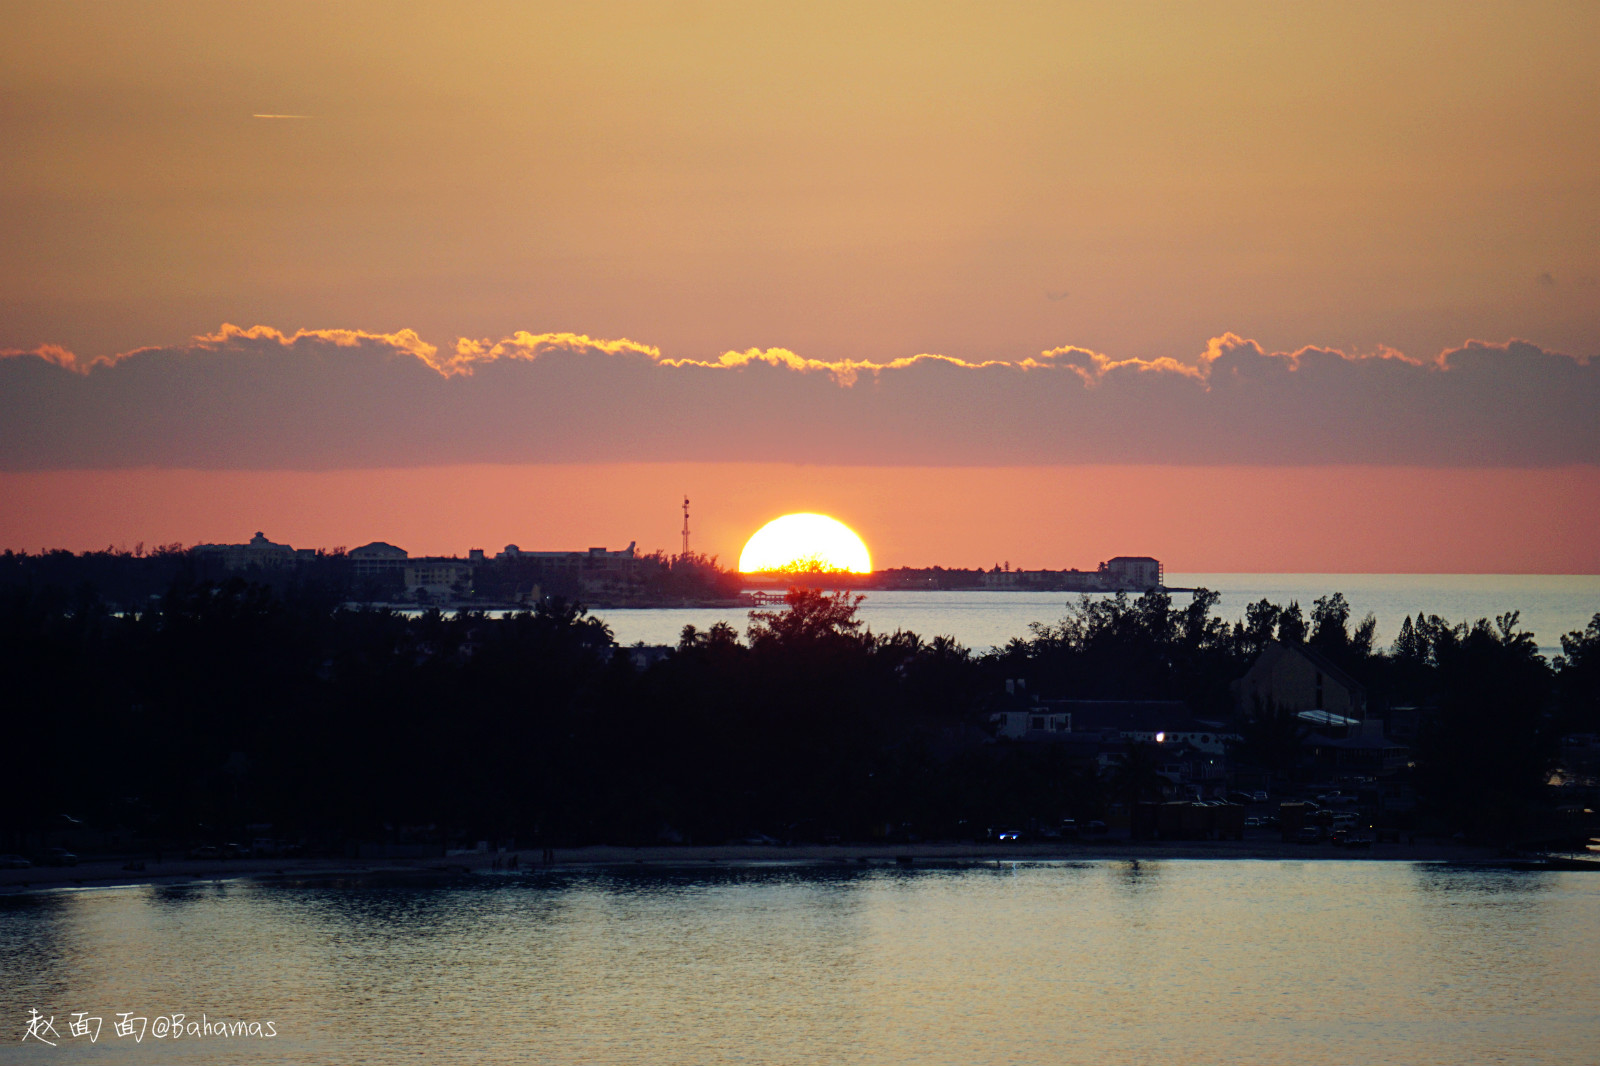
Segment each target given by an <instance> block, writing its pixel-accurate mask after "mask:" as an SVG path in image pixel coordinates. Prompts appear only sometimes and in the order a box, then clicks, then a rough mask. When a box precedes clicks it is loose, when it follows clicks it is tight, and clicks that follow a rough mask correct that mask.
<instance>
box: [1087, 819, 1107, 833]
mask: <svg viewBox="0 0 1600 1066" xmlns="http://www.w3.org/2000/svg"><path fill="white" fill-rule="evenodd" d="M1083 831H1084V832H1085V833H1104V832H1105V831H1106V823H1104V822H1102V821H1101V820H1100V819H1098V818H1092V819H1090V820H1089V821H1087V822H1084V823H1083Z"/></svg>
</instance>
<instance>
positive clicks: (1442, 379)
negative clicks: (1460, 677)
mask: <svg viewBox="0 0 1600 1066" xmlns="http://www.w3.org/2000/svg"><path fill="white" fill-rule="evenodd" d="M0 356H4V357H7V358H0V467H3V468H4V469H10V470H24V469H53V468H79V467H109V466H145V465H156V466H185V467H198V468H249V469H263V468H269V469H270V468H299V469H306V468H321V469H327V468H338V467H370V466H411V465H418V464H433V463H454V462H541V461H561V462H573V461H618V460H649V459H680V460H681V459H692V460H725V459H741V460H759V461H781V462H795V461H802V462H819V463H824V462H825V463H873V464H886V463H887V464H915V465H925V464H938V465H950V464H956V465H963V464H965V465H990V464H1007V465H1017V464H1043V463H1084V462H1096V463H1100V462H1160V463H1175V462H1176V463H1195V464H1214V463H1252V464H1261V463H1273V464H1286V465H1303V464H1308V463H1386V464H1399V465H1418V464H1432V465H1449V466H1507V465H1520V466H1552V465H1565V464H1573V463H1580V464H1596V463H1600V428H1597V421H1600V420H1597V419H1596V418H1595V416H1594V412H1595V411H1597V410H1600V366H1596V365H1595V364H1594V363H1593V362H1592V361H1590V360H1588V359H1586V358H1584V357H1573V356H1567V355H1562V354H1559V353H1553V352H1548V351H1545V350H1544V349H1541V348H1539V347H1537V346H1536V345H1533V344H1530V343H1527V342H1524V341H1509V342H1506V343H1501V344H1492V343H1484V342H1480V341H1469V342H1467V343H1466V344H1464V345H1462V346H1461V347H1459V348H1455V349H1451V350H1449V351H1445V352H1442V353H1440V354H1439V355H1438V356H1437V357H1435V358H1431V359H1417V358H1412V357H1409V356H1406V355H1404V354H1402V353H1400V352H1396V351H1393V350H1392V349H1386V348H1384V349H1379V350H1378V351H1376V352H1373V353H1369V354H1349V353H1344V352H1340V351H1337V350H1334V349H1328V348H1316V347H1308V348H1302V349H1299V350H1298V351H1293V352H1268V351H1266V350H1265V349H1264V348H1262V347H1261V346H1260V345H1258V344H1256V343H1255V342H1254V341H1250V340H1247V339H1244V338H1242V337H1239V336H1237V335H1235V334H1232V333H1228V334H1224V335H1222V336H1220V337H1216V338H1213V339H1212V340H1211V341H1210V342H1209V343H1208V344H1207V345H1206V347H1205V349H1204V350H1203V351H1201V352H1200V353H1199V354H1198V355H1197V356H1195V357H1194V358H1193V360H1192V361H1188V362H1185V361H1182V360H1179V359H1174V358H1170V357H1163V358H1159V359H1153V360H1144V359H1121V360H1118V359H1112V358H1110V357H1108V356H1106V355H1103V354H1101V353H1098V352H1093V351H1089V350H1087V349H1083V348H1076V347H1061V348H1052V349H1050V350H1048V351H1044V352H1040V353H1039V354H1037V355H1033V356H1027V357H1022V358H1018V359H1015V360H986V361H982V362H972V361H968V360H964V359H960V358H956V357H953V356H947V355H930V354H922V355H914V356H909V357H906V358H901V359H895V360H891V361H888V362H882V363H880V362H873V361H869V360H832V361H830V360H822V359H815V358H808V357H804V356H801V355H799V354H797V353H795V352H792V351H789V350H787V349H782V348H768V349H750V350H748V351H744V352H726V353H723V354H722V355H721V356H719V357H717V358H715V359H709V360H697V359H690V358H676V357H667V356H664V355H663V354H662V353H661V351H660V350H659V349H658V348H656V347H654V346H651V345H647V344H640V343H638V342H635V341H631V340H627V339H620V340H603V339H596V338H592V337H588V336H584V335H582V334H573V333H540V334H534V333H527V332H518V333H515V334H513V335H511V336H509V337H505V338H502V339H500V340H498V341H495V340H488V339H485V340H472V339H467V338H462V339H460V340H458V341H457V342H456V344H455V346H454V347H453V348H452V349H447V350H441V349H440V348H439V347H437V346H435V345H433V344H429V343H427V342H426V341H424V340H423V339H422V338H421V337H419V336H418V335H417V334H416V333H415V332H414V331H412V330H400V331H398V332H395V333H373V332H367V331H362V330H301V331H298V332H296V333H289V334H286V333H283V332H280V331H279V330H276V329H273V328H271V327H267V326H255V327H252V328H249V329H242V328H240V327H237V326H232V325H224V326H223V327H222V328H221V329H219V330H218V331H217V332H215V333H209V334H204V335H201V336H198V337H196V338H194V339H193V341H191V342H190V343H189V344H186V345H181V346H175V347H171V348H140V349H136V350H134V351H131V352H126V353H122V354H120V355H115V356H104V357H98V358H92V359H82V358H79V357H78V356H76V355H74V354H73V353H72V352H70V351H68V350H66V349H64V348H60V347H56V346H45V347H41V348H38V349H34V350H32V351H26V352H24V351H3V352H0Z"/></svg>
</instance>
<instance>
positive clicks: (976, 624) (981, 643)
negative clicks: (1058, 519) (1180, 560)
mask: <svg viewBox="0 0 1600 1066" xmlns="http://www.w3.org/2000/svg"><path fill="white" fill-rule="evenodd" d="M1167 582H1168V584H1170V585H1172V586H1173V587H1177V588H1195V587H1204V588H1209V589H1211V590H1213V591H1215V592H1220V593H1221V594H1222V599H1221V601H1220V602H1219V603H1218V605H1217V608H1216V614H1217V615H1218V616H1219V617H1221V618H1224V619H1226V620H1228V621H1229V622H1233V621H1235V620H1237V619H1239V618H1242V617H1243V616H1244V609H1245V606H1246V605H1247V604H1250V603H1254V602H1255V601H1257V600H1259V599H1261V598H1262V597H1266V598H1267V599H1270V600H1272V601H1273V602H1275V603H1279V604H1284V605H1287V604H1288V603H1289V601H1291V600H1298V601H1299V603H1300V606H1301V608H1302V610H1303V611H1304V612H1305V613H1306V614H1307V615H1309V614H1310V610H1311V604H1312V601H1313V600H1315V599H1316V598H1317V597H1318V596H1326V595H1329V594H1331V593H1334V592H1342V593H1344V597H1345V599H1346V600H1348V601H1349V602H1350V606H1351V615H1352V622H1353V623H1354V622H1358V621H1360V619H1361V618H1362V617H1363V616H1364V615H1365V614H1366V613H1367V612H1369V611H1370V612H1372V613H1373V614H1374V615H1375V616H1376V617H1377V619H1378V640H1379V642H1380V644H1382V645H1384V646H1387V645H1388V644H1390V643H1392V642H1393V640H1394V637H1395V634H1397V633H1398V632H1399V631H1400V623H1401V621H1402V619H1404V618H1405V617H1406V616H1407V615H1412V614H1415V613H1416V612H1418V611H1422V612H1425V613H1427V614H1437V615H1439V616H1440V617H1442V618H1446V619H1449V620H1450V621H1455V622H1460V621H1465V622H1472V621H1475V620H1477V619H1479V618H1491V619H1492V618H1494V617H1495V616H1496V615H1499V614H1504V613H1505V612H1507V611H1521V612H1522V621H1521V624H1522V628H1524V629H1527V630H1530V631H1531V632H1532V633H1533V634H1534V636H1535V638H1536V640H1537V641H1538V643H1539V646H1540V648H1541V649H1543V650H1544V651H1545V653H1546V654H1547V655H1553V654H1557V653H1559V652H1560V649H1561V635H1562V634H1563V633H1568V632H1571V631H1572V630H1575V629H1582V628H1583V627H1584V626H1586V625H1587V624H1588V623H1589V619H1590V618H1592V617H1593V616H1594V615H1595V614H1596V613H1597V612H1600V575H1555V576H1548V575H1528V574H1168V575H1167ZM866 597H867V599H866V602H865V603H863V604H862V607H861V617H863V618H864V619H866V622H867V625H868V626H869V627H871V629H872V631H873V632H875V633H888V632H893V631H894V630H896V629H905V630H910V631H911V632H914V633H919V634H921V635H922V636H923V637H927V638H931V637H934V636H938V635H941V634H942V635H945V636H952V637H955V638H956V640H958V641H960V642H961V643H962V644H965V645H966V646H967V647H969V648H973V649H974V650H977V651H984V650H987V649H988V648H991V647H1004V646H1005V645H1006V644H1007V643H1008V642H1009V641H1010V640H1012V639H1013V638H1015V637H1023V638H1026V637H1027V636H1028V635H1029V630H1028V624H1029V623H1030V622H1046V623H1049V622H1056V621H1059V620H1060V619H1061V616H1062V614H1063V613H1064V612H1065V609H1066V606H1067V604H1068V603H1069V602H1075V601H1076V599H1077V597H1076V595H1075V594H1072V593H1065V592H868V593H866ZM1173 598H1174V602H1176V603H1178V604H1183V603H1187V602H1188V600H1189V597H1188V596H1187V595H1186V594H1184V593H1176V594H1174V597H1173ZM595 613H596V614H597V615H598V616H599V617H600V618H602V619H604V620H605V622H606V623H607V624H608V625H609V626H611V630H612V632H613V633H614V634H615V635H616V638H617V641H618V642H619V643H621V644H634V643H637V642H640V641H643V642H644V643H645V644H676V643H677V642H678V635H679V633H681V632H682V631H683V627H684V626H685V625H693V626H695V627H697V628H699V629H708V628H710V627H711V625H712V624H714V623H716V622H727V623H728V624H729V625H732V626H733V627H734V628H735V629H737V630H738V631H739V632H740V633H741V634H742V633H743V632H744V630H745V626H746V625H747V624H748V621H749V612H748V611H746V610H739V609H736V608H723V609H717V608H669V609H663V610H624V609H607V610H602V611H596V612H595Z"/></svg>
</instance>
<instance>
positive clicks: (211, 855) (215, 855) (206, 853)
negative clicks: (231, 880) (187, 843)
mask: <svg viewBox="0 0 1600 1066" xmlns="http://www.w3.org/2000/svg"><path fill="white" fill-rule="evenodd" d="M189 858H191V859H220V858H222V849H221V848H219V847H217V846H215V845H214V844H202V845H200V846H199V847H198V848H190V849H189Z"/></svg>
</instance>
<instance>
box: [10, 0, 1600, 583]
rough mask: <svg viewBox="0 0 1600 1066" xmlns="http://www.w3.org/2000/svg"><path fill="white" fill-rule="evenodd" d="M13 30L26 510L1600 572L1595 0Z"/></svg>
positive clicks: (1599, 92)
mask: <svg viewBox="0 0 1600 1066" xmlns="http://www.w3.org/2000/svg"><path fill="white" fill-rule="evenodd" d="M0 33H3V40H4V42H5V44H4V55H5V61H4V62H3V63H0V143H3V144H4V145H5V162H4V165H3V166H0V248H4V249H5V251H6V254H5V255H4V256H0V482H3V484H4V487H5V488H6V489H7V490H8V491H6V492H4V494H3V495H0V548H3V547H33V548H37V547H41V546H44V545H47V544H48V545H70V546H75V547H88V546H102V545H103V542H104V541H107V540H110V541H116V542H119V543H121V542H124V541H125V542H128V543H130V544H131V543H133V542H135V541H138V540H141V539H142V540H145V541H147V542H156V541H161V540H181V541H184V542H186V543H187V542H194V541H197V540H206V539H227V540H236V539H240V538H242V537H244V536H247V535H248V534H249V533H250V532H253V531H254V530H255V529H256V528H268V527H271V528H268V531H269V532H270V533H271V534H272V535H274V536H275V537H278V538H279V539H286V540H290V541H293V542H296V543H299V542H304V543H307V544H323V545H328V546H332V545H333V544H338V543H355V542H360V541H361V540H364V539H370V538H373V537H382V538H385V539H391V540H395V541H397V542H401V543H403V544H406V546H407V547H410V548H412V550H445V551H454V550H465V548H466V547H469V546H486V547H493V546H496V545H495V542H496V541H499V542H501V543H503V542H504V541H507V540H519V541H522V542H529V543H543V542H544V539H545V538H546V537H548V538H549V539H550V540H551V541H552V542H557V541H559V542H567V543H583V544H584V545H585V546H586V545H587V542H593V543H607V544H615V543H618V542H622V543H625V542H626V540H628V539H631V538H634V537H638V538H639V539H640V540H641V542H642V543H644V544H645V545H646V546H661V547H670V546H672V545H673V544H674V543H675V533H674V530H675V528H676V525H675V519H674V517H673V515H674V500H675V497H676V495H677V494H678V493H680V492H681V491H685V490H687V491H689V493H690V495H691V496H695V497H697V498H699V499H703V500H705V511H704V514H705V519H704V521H705V523H706V524H705V526H704V528H705V531H706V537H707V538H708V542H714V543H715V546H716V548H717V550H719V551H720V552H722V553H723V554H724V556H725V557H731V556H732V555H733V554H734V552H735V551H736V549H737V546H738V544H737V541H738V539H739V537H740V536H741V535H742V533H741V531H747V527H748V528H749V529H753V528H754V527H755V525H758V524H759V523H760V522H761V521H762V520H764V519H765V518H767V517H771V515H772V514H775V513H779V512H782V511H793V510H801V509H807V508H817V509H831V510H834V511H836V512H840V513H841V516H845V515H854V516H856V517H855V518H854V519H853V521H855V522H857V523H859V524H860V525H862V526H863V527H866V528H863V532H864V533H866V534H867V536H868V540H869V542H871V543H872V545H873V547H874V548H875V549H876V550H877V551H878V552H879V555H880V557H881V558H882V559H883V560H884V561H886V562H888V563H891V564H893V563H898V562H904V563H933V562H941V563H952V564H955V563H968V564H985V565H988V564H992V563H994V562H996V561H1005V560H1006V558H1007V557H1008V556H1009V557H1010V561H1012V562H1013V563H1015V564H1025V565H1030V566H1032V565H1080V566H1086V565H1093V564H1094V563H1095V562H1097V561H1098V560H1099V558H1101V557H1104V556H1106V555H1109V554H1114V553H1121V552H1150V553H1153V554H1157V555H1161V556H1162V557H1163V558H1165V559H1166V560H1167V562H1168V565H1169V566H1170V567H1173V568H1175V569H1184V568H1191V569H1201V570H1228V569H1237V570H1281V569H1288V570H1317V571H1335V570H1362V569H1381V570H1495V571H1522V570H1545V571H1553V572H1573V571H1593V570H1594V569H1595V568H1596V566H1597V565H1600V564H1597V558H1600V533H1597V532H1596V528H1597V525H1600V524H1597V523H1595V522H1594V521H1593V519H1594V517H1595V512H1596V508H1597V506H1600V503H1597V498H1600V494H1597V492H1596V485H1597V481H1596V478H1595V471H1596V469H1600V429H1597V428H1596V423H1597V422H1600V420H1597V419H1595V418H1593V417H1592V412H1593V411H1594V410H1595V409H1600V64H1597V63H1596V62H1595V56H1596V55H1600V5H1597V4H1595V3H1592V2H1587V0H1575V2H1529V3H1519V4H1462V3H1459V2H1438V3H1421V2H1419V3H1407V4H1403V5H1395V4H1382V3H1361V2H1350V0H1339V2H1327V3H1323V2H1315V0H1307V2H1304V3H1295V4H1269V3H1258V2H1226V0H1217V2H1211V3H1204V4H1173V3H1169V2H1156V3H1139V2H1126V3H1064V2H1060V3H1016V4H1005V5H976V4H946V3H936V2H915V3H912V2H906V3H887V2H884V3H861V2H852V3H842V2H841V3H815V4H805V5H798V6H794V5H777V4H755V3H748V4H731V3H696V2H685V3H670V4H669V3H648V2H634V3H620V2H619V3H607V2H601V0H596V2H593V3H584V4H570V3H536V2H525V0H516V2H513V0H500V2H494V0H486V2H483V3H476V4H472V5H466V6H462V5H454V4H419V5H396V4H392V3H388V2H378V0H350V2H346V3H339V4H323V3H292V2H287V0H284V2H272V3H239V4H231V3H230V4H215V3H212V2H209V0H183V2H176V0H166V2H162V0H155V2H151V3H145V4H138V5H132V4H104V3H89V2H77V0H48V2H46V0H37V2H34V0H5V2H4V3H3V4H0ZM223 323H235V324H238V325H239V326H242V327H251V326H256V325H258V324H259V325H262V326H265V327H270V330H269V331H266V332H256V333H253V334H250V335H248V336H246V335H243V334H237V333H236V334H227V333H226V331H225V330H219V326H220V325H221V324H223ZM300 329H307V330H319V331H328V332H325V333H319V334H317V335H315V337H314V338H313V339H312V340H309V341H306V342H304V343H299V342H296V343H291V344H285V343H282V342H281V340H280V338H282V337H284V336H291V337H292V336H293V335H294V334H295V331H296V330H300ZM272 331H282V332H281V333H278V332H272ZM401 331H414V332H413V333H402V332H401ZM519 331H522V332H524V333H526V334H527V335H528V336H530V337H533V338H535V339H537V338H551V337H557V338H561V337H567V338H571V337H574V336H576V337H577V340H575V341H562V342H561V343H553V342H548V343H545V347H544V348H539V349H537V350H535V349H534V348H517V347H516V344H515V343H513V342H514V339H515V338H516V337H517V336H518V335H519ZM196 337H199V338H202V342H201V343H197V342H196V341H195V340H194V339H193V338H196ZM208 337H209V338H218V337H220V338H222V339H221V340H204V338H208ZM354 337H359V338H365V339H362V340H359V341H350V338H354ZM396 337H401V338H403V340H402V342H398V343H397V342H395V341H394V338H396ZM502 339H504V341H505V342H506V344H509V347H506V344H503V345H502V349H503V350H505V351H507V352H509V353H511V354H508V355H506V356H505V357H504V358H503V359H502V361H501V363H500V364H495V365H491V364H489V363H488V362H486V361H483V360H482V359H481V358H480V357H481V354H482V353H484V352H489V351H494V350H496V349H495V342H497V341H501V340H502ZM625 339H626V340H625ZM347 341H349V343H346V342H347ZM141 349H147V350H145V351H143V352H142V353H141V354H140V355H137V356H134V357H130V358H127V359H124V360H123V361H122V362H120V363H118V364H117V365H116V366H115V367H113V366H109V365H105V364H101V365H99V366H98V367H97V368H96V369H94V370H92V371H91V372H90V373H88V374H86V375H85V374H81V373H74V372H72V368H76V369H78V370H81V369H83V368H84V367H86V366H88V365H89V364H90V363H91V361H93V360H95V359H100V358H104V357H109V356H113V355H116V354H119V353H128V352H133V351H136V350H141ZM752 350H754V351H755V352H757V353H761V354H762V355H764V356H766V357H770V358H774V359H775V360H776V361H778V362H779V363H780V364H781V365H780V366H767V365H766V364H765V363H762V362H760V358H759V357H757V358H756V359H755V365H750V366H744V367H742V368H740V369H733V368H730V367H729V366H728V364H729V361H730V358H733V357H731V356H730V354H729V353H734V354H735V356H737V355H738V353H749V352H751V351H752ZM64 352H70V353H72V356H71V357H70V358H69V357H68V356H66V355H64V354H63V353H64ZM428 352H432V353H433V356H428V355H427V354H426V353H428ZM458 353H467V355H468V356H470V357H471V358H470V359H468V360H467V363H459V362H458V363H452V362H451V361H450V360H451V359H452V358H453V357H454V356H455V355H456V354H458ZM474 353H476V354H474ZM774 353H782V354H781V356H780V355H775V354H774ZM1218 353H1221V355H1220V356H1219V355H1218ZM1307 353H1309V354H1307ZM435 356H436V357H437V358H435ZM791 356H792V359H791V358H790V357H791ZM918 356H935V357H939V359H935V360H926V359H925V360H922V361H921V362H916V363H914V365H911V366H905V365H904V364H905V363H906V362H907V361H911V360H914V359H915V357H918ZM414 357H415V358H414ZM740 357H741V358H742V356H740ZM473 359H478V360H479V362H478V363H477V364H476V365H477V366H478V369H477V370H476V372H475V374H456V375H455V376H454V377H453V378H451V379H450V380H448V381H447V380H445V379H444V378H442V377H440V375H439V374H436V373H434V370H433V369H429V367H430V366H434V367H435V368H437V367H441V366H442V367H444V368H445V369H447V370H449V369H451V368H457V369H459V368H460V367H463V366H467V365H468V364H470V363H471V362H472V360H473ZM941 360H944V361H941ZM734 361H735V362H736V361H737V359H734ZM852 361H853V362H855V363H857V364H860V363H870V364H874V365H876V366H888V367H893V368H895V369H890V370H884V371H882V372H879V371H876V370H869V371H867V372H865V373H863V374H860V375H857V376H854V377H852V376H851V375H850V374H845V375H838V374H833V373H829V372H826V371H821V370H817V369H816V367H818V366H827V367H839V366H842V365H845V364H847V363H850V362H852ZM1041 363H1042V364H1045V366H1044V368H1043V369H1040V364H1041ZM513 364H514V365H513ZM991 364H992V365H991ZM980 365H981V366H984V367H985V369H973V368H974V367H978V366H980ZM712 367H715V368H716V369H711V368H712ZM843 378H850V380H848V381H846V380H842V379H843ZM667 459H674V460H678V461H679V462H681V463H684V464H688V465H685V466H684V467H683V468H682V470H670V471H669V472H670V474H671V476H670V477H668V478H667V480H669V481H674V482H689V483H688V484H670V485H659V484H657V481H656V474H659V473H660V472H661V471H663V470H669V468H666V467H662V466H659V465H651V464H659V463H661V462H662V461H663V460H667ZM752 463H759V464H765V465H760V466H755V465H749V464H752ZM741 464H744V465H741ZM806 464H813V465H806ZM958 468H959V469H958ZM114 469H115V470H121V471H123V472H121V473H113V472H112V471H113V470H114ZM197 469H199V470H205V471H209V472H208V473H203V474H201V473H189V472H185V471H189V470H197ZM163 471H165V472H163ZM246 471H250V472H246ZM652 472H654V473H652ZM374 484H378V485H389V486H392V487H391V489H390V490H389V491H387V492H375V491H372V490H370V489H369V488H368V486H371V485H374ZM524 485H527V486H528V489H529V491H527V492H522V491H520V487H521V486H524ZM470 486H477V487H478V489H477V491H475V492H474V491H468V487H470ZM513 487H517V488H516V489H515V490H514V489H513ZM830 494H831V495H830ZM503 496H509V498H510V499H515V500H518V501H520V502H517V503H515V504H513V503H508V502H507V500H506V499H505V498H502V497H503ZM819 496H821V497H826V499H825V500H823V502H818V497H819ZM535 498H537V499H539V500H540V501H541V502H540V503H538V504H535V503H533V502H531V501H532V500H533V499H535ZM547 498H553V499H558V500H559V501H560V512H561V513H562V514H563V515H564V516H565V517H564V518H563V519H561V521H560V522H559V523H558V522H557V521H556V520H555V519H554V518H552V517H550V514H549V512H548V511H547V510H546V509H545V504H544V501H545V500H546V499H547ZM440 499H445V500H448V501H449V507H448V508H443V507H439V506H435V505H434V503H433V501H435V500H440ZM828 500H832V502H831V503H829V502H827V501H828ZM719 516H721V517H719ZM541 523H544V524H541Z"/></svg>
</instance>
